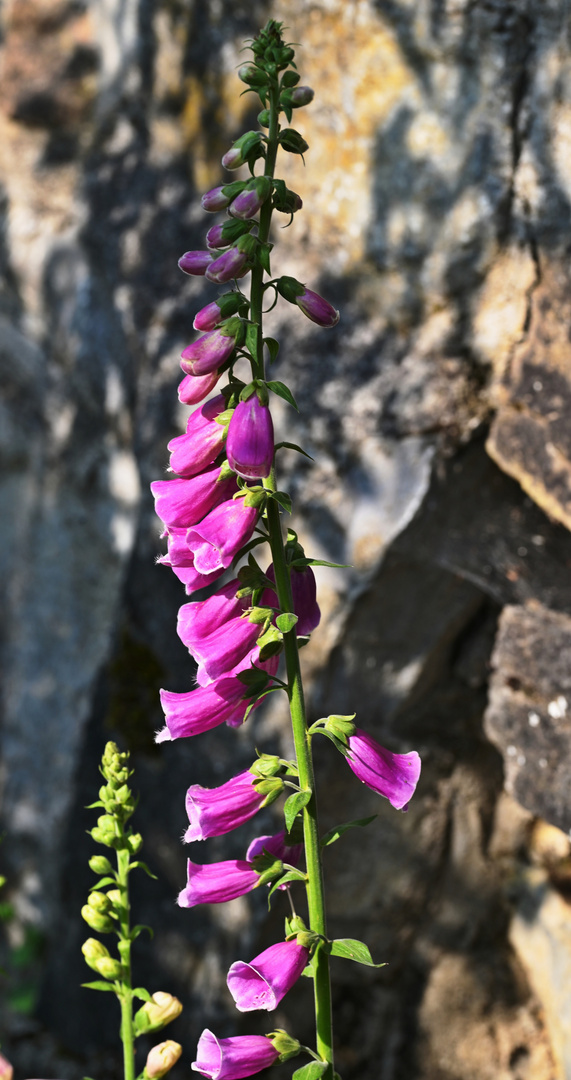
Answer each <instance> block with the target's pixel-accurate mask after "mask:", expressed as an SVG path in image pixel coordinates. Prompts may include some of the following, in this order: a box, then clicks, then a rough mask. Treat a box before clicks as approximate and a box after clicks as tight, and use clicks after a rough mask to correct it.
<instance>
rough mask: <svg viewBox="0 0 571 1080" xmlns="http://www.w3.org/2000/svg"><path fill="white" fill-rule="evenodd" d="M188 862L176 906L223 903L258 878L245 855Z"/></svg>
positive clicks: (241, 891) (254, 885)
mask: <svg viewBox="0 0 571 1080" xmlns="http://www.w3.org/2000/svg"><path fill="white" fill-rule="evenodd" d="M195 693H198V691H195ZM187 866H188V870H187V873H188V877H187V883H186V886H185V888H184V889H183V890H182V892H180V893H179V895H178V898H177V903H178V904H179V906H180V907H184V908H191V907H196V905H197V904H225V903H226V902H227V901H228V900H236V898H237V897H238V896H244V895H245V893H248V892H251V891H252V889H255V888H256V885H257V884H258V881H259V875H258V874H257V873H256V871H255V870H254V867H253V866H252V864H251V863H249V862H245V860H244V859H226V860H225V861H224V862H219V863H206V864H204V865H203V864H201V863H193V862H191V860H190V859H189V860H188V864H187Z"/></svg>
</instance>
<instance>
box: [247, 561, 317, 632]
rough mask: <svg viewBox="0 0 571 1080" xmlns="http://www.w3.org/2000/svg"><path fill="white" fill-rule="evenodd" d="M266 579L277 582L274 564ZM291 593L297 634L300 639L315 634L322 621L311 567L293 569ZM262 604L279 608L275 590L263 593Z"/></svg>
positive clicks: (269, 567) (267, 571)
mask: <svg viewBox="0 0 571 1080" xmlns="http://www.w3.org/2000/svg"><path fill="white" fill-rule="evenodd" d="M266 577H267V578H269V579H270V581H274V582H275V580H276V578H275V572H274V565H273V563H271V564H270V566H268V569H267V570H266ZM290 581H291V592H292V599H293V610H294V614H295V615H297V618H298V621H297V624H296V628H295V630H296V634H298V635H299V636H300V637H306V636H307V635H308V634H311V633H313V631H314V630H315V628H316V627H317V626H319V621H320V619H321V611H320V610H319V605H318V603H317V587H316V583H315V574H314V573H313V570H312V569H311V566H304V567H303V568H302V569H300V570H297V569H296V568H295V567H292V568H291V570H290ZM261 603H262V605H263V606H267V607H278V606H279V603H278V597H277V594H276V593H275V592H273V590H270V589H265V590H264V592H263V593H262V599H261Z"/></svg>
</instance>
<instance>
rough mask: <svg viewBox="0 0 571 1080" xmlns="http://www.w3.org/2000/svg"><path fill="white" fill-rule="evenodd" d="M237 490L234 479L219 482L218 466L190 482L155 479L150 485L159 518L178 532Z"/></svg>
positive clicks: (192, 478) (187, 480) (192, 523)
mask: <svg viewBox="0 0 571 1080" xmlns="http://www.w3.org/2000/svg"><path fill="white" fill-rule="evenodd" d="M236 490H237V488H236V482H235V480H234V479H233V478H232V477H230V478H229V479H227V480H220V468H219V467H218V468H217V467H216V466H212V467H210V468H209V469H205V471H204V472H201V473H198V475H197V476H193V477H190V478H188V479H183V480H155V481H154V483H152V484H151V491H152V493H153V496H154V498H155V510H156V513H157V515H158V517H160V518H161V520H162V521H164V523H165V525H170V526H173V527H174V528H179V529H181V528H185V527H186V528H188V529H189V528H190V527H191V525H196V524H197V523H198V522H199V521H201V520H202V518H203V517H204V516H205V514H207V513H208V512H209V510H213V509H214V507H215V506H218V504H219V503H221V502H223V501H224V499H228V498H230V497H231V496H232V495H233V494H234V492H235V491H236Z"/></svg>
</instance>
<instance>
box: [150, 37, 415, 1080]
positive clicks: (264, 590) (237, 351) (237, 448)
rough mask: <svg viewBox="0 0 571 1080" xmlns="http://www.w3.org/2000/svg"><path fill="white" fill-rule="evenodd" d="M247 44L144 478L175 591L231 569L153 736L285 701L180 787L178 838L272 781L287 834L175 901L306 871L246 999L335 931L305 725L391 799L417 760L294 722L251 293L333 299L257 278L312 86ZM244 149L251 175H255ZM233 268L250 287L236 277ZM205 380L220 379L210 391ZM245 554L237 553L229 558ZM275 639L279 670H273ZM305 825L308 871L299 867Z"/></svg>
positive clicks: (239, 1061) (264, 1049)
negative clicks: (286, 160) (302, 892)
mask: <svg viewBox="0 0 571 1080" xmlns="http://www.w3.org/2000/svg"><path fill="white" fill-rule="evenodd" d="M252 50H253V53H254V61H253V63H251V64H246V65H244V66H243V67H242V68H240V72H239V75H240V78H241V79H242V81H243V82H244V83H246V85H247V87H248V89H249V90H251V91H253V92H254V93H255V94H257V95H258V96H259V98H260V101H261V103H262V106H263V108H262V111H261V113H260V114H259V117H258V120H259V123H260V126H261V127H262V129H268V135H265V134H264V133H263V132H262V131H248V132H246V133H245V134H244V135H242V136H241V137H240V138H239V139H237V140H236V142H235V143H234V145H233V146H232V147H231V149H230V150H228V152H227V153H226V154H225V155H224V157H223V158H222V164H223V166H224V167H225V168H226V169H229V170H235V169H238V168H240V167H241V166H247V167H248V169H249V172H250V178H249V179H243V180H242V179H240V180H235V181H232V182H231V183H227V184H221V185H219V186H217V187H215V188H213V189H211V190H210V191H208V192H206V194H205V195H204V196H203V198H202V206H203V208H204V210H206V211H208V212H212V213H215V212H218V211H224V212H225V218H224V220H223V221H221V222H219V223H216V224H214V225H213V226H212V227H211V228H210V229H209V230H208V233H207V235H206V249H205V250H202V251H188V252H186V253H185V254H184V255H182V257H181V258H180V260H179V266H180V268H181V270H182V271H183V272H184V273H186V274H191V275H200V276H203V277H204V278H205V279H206V280H207V281H209V282H212V283H214V284H217V285H225V284H227V283H233V287H232V289H231V290H230V291H227V292H224V293H223V294H222V295H221V296H219V297H218V298H217V299H216V300H213V301H211V302H210V303H208V304H207V305H206V306H205V307H203V308H202V309H201V310H200V311H199V312H198V313H197V315H196V316H195V319H194V327H195V329H196V330H198V331H200V332H201V335H202V336H200V337H199V338H198V339H197V340H196V341H194V342H192V343H191V344H190V345H188V346H187V347H186V348H185V349H184V350H183V352H182V358H181V367H182V370H183V372H184V378H183V380H182V382H181V383H180V386H179V391H178V392H179V398H180V400H181V401H182V402H183V403H186V404H189V405H194V406H197V407H196V408H195V410H194V412H192V413H191V415H190V418H189V420H188V424H187V429H186V433H185V434H184V435H180V436H178V437H177V438H174V439H173V440H172V441H171V442H170V443H169V451H170V455H171V456H170V468H171V470H172V472H174V473H175V474H176V476H175V477H174V478H171V479H168V480H165V481H157V482H155V483H153V484H152V485H151V488H152V491H153V495H154V497H155V500H156V510H157V514H158V516H159V517H160V518H161V520H162V522H163V524H164V533H163V536H164V537H165V538H166V542H167V553H166V555H163V556H162V557H161V558H160V560H159V561H160V562H161V563H163V564H165V565H167V566H170V567H171V569H172V570H173V572H174V573H175V574H176V576H177V577H178V578H179V579H180V580H181V581H182V582H183V584H184V585H185V586H186V591H187V593H188V594H189V595H192V594H193V593H194V592H195V591H197V590H200V589H202V588H204V587H206V586H210V585H212V584H213V583H215V582H217V580H218V579H219V578H220V577H221V576H222V575H223V574H224V573H225V572H226V571H230V573H231V576H230V579H229V580H227V581H225V582H224V583H223V584H222V585H220V586H219V587H217V588H216V589H215V590H210V592H209V594H208V596H207V598H206V599H200V598H193V599H191V601H190V602H188V603H185V604H183V606H182V607H181V609H180V612H179V616H178V625H177V631H178V635H179V637H180V639H181V641H182V642H183V643H184V645H185V646H186V647H187V648H188V649H189V651H190V652H191V654H192V655H193V656H194V658H195V660H196V662H197V665H198V667H197V673H196V683H197V685H196V687H195V688H194V689H191V690H188V691H187V692H184V693H175V692H173V691H170V690H162V691H161V705H162V708H163V711H164V714H165V727H164V728H163V729H162V730H161V731H160V732H159V733H158V735H157V741H158V742H162V741H165V740H173V739H178V738H182V737H188V736H193V735H198V734H200V733H202V732H205V731H208V730H210V729H212V728H214V727H216V726H218V725H219V724H222V723H226V724H228V725H229V726H231V727H236V726H239V725H241V724H242V723H243V722H244V720H245V719H246V718H247V716H248V715H249V713H250V712H251V711H252V709H253V708H255V707H256V706H257V705H258V704H259V703H260V701H261V700H262V698H263V697H264V696H265V695H266V694H267V693H269V692H272V691H273V690H275V689H280V688H282V689H285V690H286V692H287V694H288V697H289V699H290V708H291V714H292V723H293V729H294V743H295V746H296V760H295V761H284V760H283V759H281V758H279V757H277V756H274V755H267V754H263V755H261V756H259V757H258V759H257V761H255V762H254V763H253V764H252V766H251V768H250V769H249V770H246V771H243V772H241V773H239V774H238V775H237V776H234V777H232V778H231V779H229V780H227V781H226V783H224V784H222V785H221V786H220V787H218V788H214V789H208V788H205V787H202V786H201V785H199V784H194V785H193V786H192V787H190V788H189V790H188V792H187V796H186V809H187V813H188V818H189V826H188V829H187V831H186V833H185V836H184V839H185V841H186V842H197V841H200V840H206V839H208V838H211V837H217V836H222V835H223V834H225V833H228V832H229V831H231V830H233V829H235V828H237V827H239V826H240V825H242V824H244V823H245V822H247V821H249V820H250V819H252V818H253V817H254V816H255V815H256V814H257V813H258V812H259V810H260V809H261V808H262V807H264V806H268V805H269V804H270V803H271V802H273V801H274V800H275V799H277V798H278V797H279V796H280V795H281V794H282V792H284V789H285V788H286V787H288V788H290V789H292V791H293V794H290V795H289V797H288V799H287V800H286V803H285V807H284V814H285V823H286V829H285V830H283V831H281V832H279V833H277V834H276V835H273V836H260V837H258V838H257V839H256V840H254V841H253V842H252V843H251V844H250V846H249V848H248V850H247V851H246V853H245V858H243V859H234V860H227V861H225V862H219V863H209V864H200V863H196V862H194V861H192V860H190V859H189V860H188V873H187V883H186V885H185V887H184V888H183V889H182V891H181V892H180V894H179V897H178V903H179V905H180V906H181V907H184V908H192V907H194V906H196V905H197V904H204V903H210V904H212V903H214V904H217V903H223V902H226V901H229V900H233V899H235V898H236V897H239V896H242V895H244V894H246V893H248V892H250V891H251V890H252V889H255V888H258V887H260V886H263V885H269V886H270V892H271V893H273V892H274V890H276V889H281V890H283V889H289V887H290V884H291V883H293V882H295V881H296V880H297V881H299V880H301V881H304V882H305V884H306V888H307V890H308V898H309V910H310V915H311V913H312V912H313V913H314V914H313V917H312V919H311V920H310V921H311V925H310V927H309V929H308V928H307V927H306V926H305V924H304V923H303V921H302V920H301V919H300V918H299V917H298V916H296V915H294V916H293V917H292V918H291V919H288V920H286V928H285V933H284V939H283V940H282V941H279V942H277V943H276V944H275V945H271V946H270V947H269V948H267V949H265V950H264V951H263V952H261V953H260V954H259V955H258V956H256V957H254V958H253V959H252V960H251V961H249V962H244V961H237V962H236V963H234V964H232V966H231V968H230V971H229V973H228V988H229V990H230V993H231V994H232V997H233V998H234V1001H235V1003H236V1006H237V1008H238V1009H239V1010H240V1011H243V1012H247V1011H251V1010H256V1009H263V1010H268V1011H271V1010H273V1009H275V1008H276V1007H277V1005H278V1004H279V1002H280V1001H281V1000H282V998H283V997H284V995H285V994H286V993H287V992H288V990H289V989H290V988H291V987H292V985H293V984H294V983H295V982H296V980H297V979H298V978H299V976H300V975H301V973H302V971H304V969H306V968H308V970H310V971H311V973H312V974H313V975H314V977H315V978H316V985H317V983H318V982H319V984H320V987H321V990H320V991H319V992H322V989H323V985H324V983H323V978H322V977H321V976H320V977H319V979H318V976H317V974H316V973H317V970H318V968H319V967H320V966H321V967H322V965H323V963H324V962H325V963H327V955H328V950H330V949H331V948H332V946H333V945H335V944H336V943H331V942H328V940H327V938H326V935H325V918H324V911H323V900H322V888H321V885H318V883H317V882H316V879H315V866H316V865H317V866H319V867H320V861H319V860H320V855H319V853H318V850H316V849H318V848H319V838H318V835H317V832H316V829H315V827H314V821H315V814H314V811H312V813H311V814H309V810H307V809H306V808H307V807H311V806H312V805H313V803H314V796H313V771H312V765H311V752H310V749H309V744H310V736H312V735H313V734H317V733H323V734H325V735H326V736H327V737H328V738H329V739H330V740H331V741H332V742H333V743H334V744H335V746H336V747H337V748H338V749H339V750H340V752H341V753H342V754H343V755H344V756H345V757H346V759H347V761H348V764H349V765H350V767H351V769H352V770H353V772H354V773H355V774H356V775H357V776H358V778H359V779H360V780H362V781H363V782H364V783H365V784H367V785H368V786H369V787H370V788H371V789H372V790H374V791H375V792H378V793H380V794H381V795H384V796H385V797H386V798H388V799H389V800H390V802H391V803H392V805H393V806H395V807H397V808H401V809H403V808H405V807H406V805H407V803H408V801H409V799H410V797H411V795H412V793H413V791H414V788H415V785H416V781H417V779H418V775H419V771H420V761H419V758H418V755H417V754H416V753H410V754H392V753H391V752H389V751H388V750H385V749H384V747H381V746H379V744H378V743H376V742H375V741H374V740H373V739H372V738H370V736H368V735H366V734H365V733H364V732H362V731H360V730H359V729H357V728H356V727H355V725H354V724H353V718H352V717H341V716H332V717H328V718H327V719H326V720H320V721H317V722H316V723H315V724H314V725H313V726H312V727H311V728H309V729H308V728H307V725H306V721H305V713H304V711H303V694H302V692H301V682H300V673H299V661H298V648H299V646H300V645H301V644H303V643H304V642H305V640H306V639H307V637H308V635H310V634H311V633H312V632H313V631H314V630H315V629H316V627H317V626H318V624H319V620H320V610H319V606H318V604H317V599H316V587H315V577H314V574H313V570H312V563H313V561H314V560H311V559H308V558H306V556H305V552H304V550H303V548H302V546H301V544H300V543H299V541H298V538H297V536H296V534H295V533H294V532H293V531H292V530H289V531H288V534H287V539H286V541H285V544H284V541H283V537H282V532H281V525H280V512H281V511H282V510H284V509H285V510H289V509H290V501H289V496H287V495H286V494H285V493H283V492H280V491H279V490H278V489H277V486H276V482H275V452H276V449H278V448H276V447H275V445H274V432H273V424H272V417H271V413H270V408H269V395H270V393H276V394H278V395H280V396H281V397H282V398H284V399H285V400H286V401H289V402H290V403H293V398H292V396H291V393H290V391H289V390H288V389H287V387H285V386H284V385H283V384H282V383H280V382H274V381H267V380H266V377H265V362H264V348H265V347H267V348H268V351H269V353H270V355H271V358H272V360H273V359H275V356H276V355H277V349H278V346H277V342H274V341H272V339H264V337H263V332H262V310H263V307H262V299H263V296H264V293H265V291H266V290H268V289H270V290H273V296H274V300H275V302H277V301H278V299H279V298H280V297H281V298H282V299H284V300H286V301H287V302H288V303H291V304H295V305H296V306H297V307H298V308H299V309H300V310H301V311H302V312H303V313H304V314H305V315H306V316H307V317H308V318H309V319H310V320H312V321H313V322H314V323H315V324H317V325H318V326H321V327H333V326H335V325H336V323H337V322H338V320H339V313H338V312H337V311H336V310H335V308H334V307H333V306H332V305H331V304H330V303H329V302H328V301H327V300H325V299H323V297H321V296H319V295H318V294H317V293H315V292H313V291H311V290H309V289H307V288H306V287H305V285H303V284H302V283H301V282H299V281H297V280H296V279H295V278H292V277H280V278H277V279H275V280H269V281H265V280H264V274H268V275H270V274H271V270H270V253H271V248H272V245H271V244H270V242H269V233H270V221H271V215H272V212H273V211H274V210H275V211H277V212H279V213H284V214H288V215H290V218H291V217H293V215H294V214H295V213H296V212H297V211H298V210H299V209H300V208H301V205H302V203H301V199H300V197H299V196H298V195H297V193H296V192H293V191H291V190H290V189H288V188H287V187H286V185H285V183H284V181H283V180H278V179H275V177H274V166H275V158H276V153H277V150H278V148H281V149H283V150H284V151H286V152H288V153H294V154H303V153H304V152H305V150H307V143H306V142H305V140H304V139H303V138H302V136H301V135H300V134H299V133H298V132H297V131H295V130H294V129H293V128H291V127H286V128H283V129H282V128H280V124H279V116H280V114H281V113H283V114H284V115H285V116H286V118H287V120H288V121H289V122H291V116H292V111H293V110H294V109H297V108H299V107H301V106H303V105H307V104H308V103H309V102H310V101H311V99H312V97H313V92H312V91H311V90H310V88H309V87H300V86H298V85H297V84H298V81H299V75H298V74H297V71H296V70H295V65H294V64H293V55H294V54H293V49H291V47H290V46H288V45H286V44H285V43H284V42H283V40H282V38H281V26H280V25H279V24H277V23H275V22H274V21H273V20H270V22H269V23H268V25H267V27H266V28H265V30H264V31H262V32H261V34H260V35H259V36H258V37H257V38H256V39H255V40H254V42H253V44H252ZM258 162H261V163H262V165H263V170H264V171H263V173H262V174H258V175H256V173H255V167H256V165H257V163H258ZM248 274H251V289H250V298H249V299H248V298H247V297H246V296H245V295H244V294H243V293H242V291H241V289H240V287H239V285H238V280H239V279H240V280H241V279H243V278H244V277H246V275H248ZM239 360H246V361H247V362H249V363H250V365H251V376H252V377H251V381H250V382H249V383H247V384H245V383H244V382H243V381H241V380H240V379H239V378H237V376H236V374H235V370H234V369H235V365H236V362H237V361H239ZM223 375H226V376H227V382H225V383H224V385H222V376H223ZM215 388H217V389H218V393H217V394H216V396H214V397H210V396H209V395H210V394H211V393H212V391H213V390H214V389H215ZM283 445H285V446H291V444H289V443H285V444H283ZM294 449H296V448H295V447H294ZM264 543H268V544H269V546H270V550H271V556H272V562H270V564H269V565H268V566H267V567H266V569H262V568H261V567H260V565H259V564H258V562H257V561H256V559H255V558H254V556H253V553H252V550H253V548H254V547H257V546H258V545H259V544H264ZM246 554H248V561H247V564H244V563H242V565H239V564H240V561H241V560H243V557H244V556H245V555H246ZM237 567H239V568H238V569H237ZM284 650H285V654H286V660H287V664H286V666H287V678H288V681H287V683H283V682H281V681H280V680H279V679H278V678H277V670H278V665H279V659H280V653H281V652H282V651H284ZM308 822H309V824H308ZM302 833H303V839H304V843H305V847H306V856H307V857H306V862H307V868H308V869H307V872H304V871H303V870H302V869H300V867H299V864H300V862H301V859H302V855H303V847H304V845H303V844H302V843H300V840H301V836H302ZM310 847H311V848H312V850H311V853H310V852H309V848H310ZM320 873H321V871H320V870H319V874H320ZM316 890H317V892H316ZM316 896H318V899H317V900H316V899H315V898H316ZM315 911H317V916H315ZM362 948H365V947H364V946H362ZM338 954H339V955H349V954H348V953H347V954H344V953H338ZM367 962H368V961H367ZM371 962H372V961H371ZM308 966H309V967H308ZM327 979H328V976H327ZM331 1047H332V1044H331V1040H329V1048H328V1049H327V1047H326V1046H325V1044H323V1043H322V1044H320V1043H319V1040H318V1052H319V1054H320V1055H321V1056H319V1057H318V1060H319V1062H320V1063H322V1064H323V1065H324V1069H325V1072H323V1070H322V1071H321V1072H320V1073H319V1075H324V1076H325V1080H333V1066H332V1056H331V1055H332V1048H331ZM299 1050H300V1047H299V1044H298V1043H297V1042H296V1040H294V1039H291V1038H290V1037H289V1036H288V1035H287V1034H286V1033H285V1032H282V1031H277V1032H272V1033H271V1034H270V1035H267V1036H241V1037H236V1038H229V1039H218V1038H217V1037H216V1036H215V1035H214V1034H212V1032H210V1031H205V1032H204V1033H203V1034H202V1036H201V1038H200V1041H199V1044H198V1051H197V1059H196V1061H195V1062H194V1063H193V1065H192V1068H193V1069H195V1070H197V1071H198V1072H200V1073H202V1074H203V1075H205V1076H207V1077H210V1078H211V1080H239V1078H240V1077H244V1076H249V1075H252V1074H253V1073H256V1072H258V1071H259V1070H261V1069H263V1068H265V1067H266V1066H267V1065H269V1064H272V1063H273V1062H275V1061H277V1060H278V1059H279V1060H282V1061H283V1060H286V1059H287V1058H289V1057H291V1056H293V1055H294V1054H296V1053H297V1052H298V1051H299ZM313 1056H314V1057H315V1055H313Z"/></svg>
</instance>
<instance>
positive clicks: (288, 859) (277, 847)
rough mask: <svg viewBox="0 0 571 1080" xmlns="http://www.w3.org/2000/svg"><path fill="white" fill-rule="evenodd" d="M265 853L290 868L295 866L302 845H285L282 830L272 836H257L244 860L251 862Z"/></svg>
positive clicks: (301, 850)
mask: <svg viewBox="0 0 571 1080" xmlns="http://www.w3.org/2000/svg"><path fill="white" fill-rule="evenodd" d="M265 851H267V852H269V854H270V855H275V857H276V859H281V860H282V862H284V863H288V864H289V865H290V866H297V865H298V863H299V861H300V859H301V855H302V852H303V844H286V833H285V830H284V829H282V831H281V832H279V833H274V835H273V836H257V837H256V838H255V839H254V840H252V843H251V844H250V846H249V848H248V850H247V852H246V858H247V859H248V861H249V862H252V861H253V860H254V859H255V858H256V857H257V856H258V855H263V854H264V852H265ZM284 888H285V886H284Z"/></svg>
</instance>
